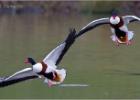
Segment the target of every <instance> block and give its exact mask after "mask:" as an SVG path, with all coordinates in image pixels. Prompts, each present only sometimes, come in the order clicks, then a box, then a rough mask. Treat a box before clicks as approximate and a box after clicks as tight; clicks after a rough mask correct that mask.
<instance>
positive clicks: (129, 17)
mask: <svg viewBox="0 0 140 100" xmlns="http://www.w3.org/2000/svg"><path fill="white" fill-rule="evenodd" d="M123 19H124V21H125V22H126V24H129V23H130V22H134V21H140V18H139V17H137V16H134V15H127V16H123Z"/></svg>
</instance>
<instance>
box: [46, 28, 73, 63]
mask: <svg viewBox="0 0 140 100" xmlns="http://www.w3.org/2000/svg"><path fill="white" fill-rule="evenodd" d="M75 34H76V31H75V29H71V30H70V33H69V35H68V36H67V38H66V40H65V41H64V42H63V43H62V44H60V45H59V46H57V47H56V48H55V49H53V50H52V51H51V52H50V53H49V54H48V55H47V56H46V57H45V58H44V60H43V62H44V63H46V64H47V61H48V60H50V61H52V62H54V64H56V65H57V64H59V63H60V61H61V60H62V58H63V56H64V55H65V54H66V52H67V51H68V49H69V48H70V46H71V45H72V44H73V42H74V41H75Z"/></svg>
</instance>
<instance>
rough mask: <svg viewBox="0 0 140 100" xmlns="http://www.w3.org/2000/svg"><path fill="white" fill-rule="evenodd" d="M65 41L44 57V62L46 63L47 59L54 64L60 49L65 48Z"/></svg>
mask: <svg viewBox="0 0 140 100" xmlns="http://www.w3.org/2000/svg"><path fill="white" fill-rule="evenodd" d="M65 45H66V43H65V42H64V43H62V44H60V45H59V46H57V47H56V48H55V49H53V50H52V51H51V52H50V53H49V54H48V55H47V56H46V57H45V58H44V60H43V61H44V62H45V63H47V60H50V61H53V62H54V63H55V64H56V62H57V60H58V59H59V57H60V55H61V53H62V51H63V50H64V48H65Z"/></svg>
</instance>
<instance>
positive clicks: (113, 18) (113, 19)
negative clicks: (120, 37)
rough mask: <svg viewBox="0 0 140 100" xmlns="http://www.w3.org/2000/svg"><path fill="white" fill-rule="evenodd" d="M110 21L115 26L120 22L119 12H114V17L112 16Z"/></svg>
mask: <svg viewBox="0 0 140 100" xmlns="http://www.w3.org/2000/svg"><path fill="white" fill-rule="evenodd" d="M109 21H110V23H111V24H113V25H116V24H118V23H119V22H120V17H119V16H118V12H117V11H116V10H113V11H112V15H111V17H110V19H109Z"/></svg>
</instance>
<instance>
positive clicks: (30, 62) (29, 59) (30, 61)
mask: <svg viewBox="0 0 140 100" xmlns="http://www.w3.org/2000/svg"><path fill="white" fill-rule="evenodd" d="M25 63H29V64H31V65H35V64H36V62H35V60H34V59H33V58H30V57H28V58H27V59H26V61H25Z"/></svg>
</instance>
